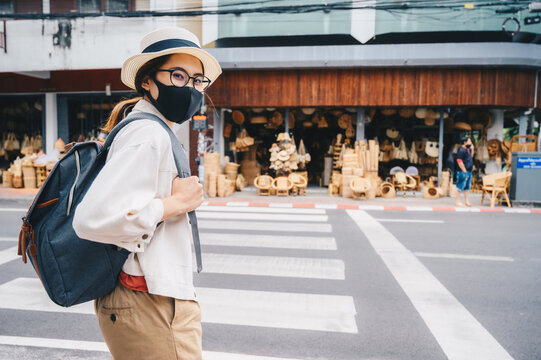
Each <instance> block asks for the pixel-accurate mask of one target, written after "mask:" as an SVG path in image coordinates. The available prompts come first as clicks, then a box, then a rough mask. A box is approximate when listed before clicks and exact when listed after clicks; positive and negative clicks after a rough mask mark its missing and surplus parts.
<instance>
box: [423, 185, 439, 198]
mask: <svg viewBox="0 0 541 360" xmlns="http://www.w3.org/2000/svg"><path fill="white" fill-rule="evenodd" d="M441 195H442V192H441V189H440V188H437V187H429V186H426V187H425V188H424V189H423V198H424V199H439V197H440V196H441Z"/></svg>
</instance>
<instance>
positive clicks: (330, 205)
mask: <svg viewBox="0 0 541 360" xmlns="http://www.w3.org/2000/svg"><path fill="white" fill-rule="evenodd" d="M37 192H38V189H13V188H5V187H1V186H0V199H12V200H32V199H33V198H34V196H35V195H36V194H37ZM470 201H471V203H472V205H473V206H472V207H471V208H458V207H456V206H455V199H454V198H450V197H443V198H440V199H436V200H431V199H423V197H422V193H421V192H417V193H416V194H415V197H413V196H412V194H411V192H408V194H407V196H406V197H405V198H404V197H403V196H402V192H400V193H399V194H398V195H397V197H395V198H393V199H384V198H376V199H373V200H354V199H348V198H343V197H340V196H333V197H329V196H328V193H327V188H320V187H309V188H308V189H307V191H306V196H283V197H278V196H257V189H256V188H255V187H253V186H249V187H247V188H245V189H244V190H243V191H241V192H236V193H234V194H233V195H231V196H227V197H215V198H207V199H206V201H205V203H204V205H212V206H247V207H294V208H323V209H361V210H394V211H455V212H500V213H501V212H505V213H526V214H533V213H536V214H541V209H539V208H517V207H515V208H508V207H507V206H498V205H496V206H495V207H494V208H490V206H489V205H490V201H488V200H486V199H485V205H483V206H481V205H480V203H481V194H470Z"/></svg>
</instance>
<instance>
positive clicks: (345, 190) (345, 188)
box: [342, 175, 356, 198]
mask: <svg viewBox="0 0 541 360" xmlns="http://www.w3.org/2000/svg"><path fill="white" fill-rule="evenodd" d="M355 178H356V176H355V175H342V196H343V197H345V198H351V197H353V190H352V189H351V181H352V180H353V179H355Z"/></svg>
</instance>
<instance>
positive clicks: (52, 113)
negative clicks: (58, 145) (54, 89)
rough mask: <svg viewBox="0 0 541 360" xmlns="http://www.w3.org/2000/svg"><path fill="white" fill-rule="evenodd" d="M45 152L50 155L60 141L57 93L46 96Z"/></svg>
mask: <svg viewBox="0 0 541 360" xmlns="http://www.w3.org/2000/svg"><path fill="white" fill-rule="evenodd" d="M44 132H45V152H46V153H47V154H50V153H51V152H52V151H53V149H54V143H55V142H56V140H57V139H58V116H57V104H56V93H46V94H45V129H44Z"/></svg>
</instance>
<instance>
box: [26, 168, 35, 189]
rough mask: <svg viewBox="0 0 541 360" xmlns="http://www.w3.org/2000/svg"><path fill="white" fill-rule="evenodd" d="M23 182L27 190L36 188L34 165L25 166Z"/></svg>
mask: <svg viewBox="0 0 541 360" xmlns="http://www.w3.org/2000/svg"><path fill="white" fill-rule="evenodd" d="M23 180H24V187H25V189H35V188H36V169H35V168H34V166H33V165H23Z"/></svg>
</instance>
